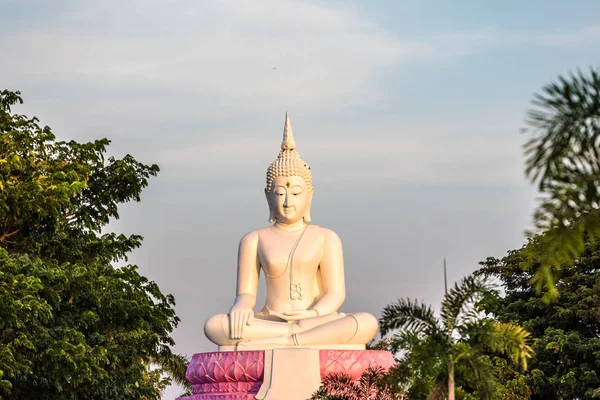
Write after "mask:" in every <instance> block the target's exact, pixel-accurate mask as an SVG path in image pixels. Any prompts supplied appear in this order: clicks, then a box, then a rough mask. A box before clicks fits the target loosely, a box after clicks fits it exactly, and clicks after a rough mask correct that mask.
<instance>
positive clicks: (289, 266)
mask: <svg viewBox="0 0 600 400" xmlns="http://www.w3.org/2000/svg"><path fill="white" fill-rule="evenodd" d="M308 233H309V232H307V234H305V235H304V237H303V238H302V240H300V241H299V242H298V243H297V244H296V242H297V237H293V236H291V235H290V236H291V237H283V238H278V240H271V241H261V242H259V246H258V258H259V261H260V265H261V268H262V270H263V271H264V274H265V275H266V276H267V278H271V279H277V278H285V279H286V281H287V280H289V278H290V276H292V277H294V278H295V280H299V281H306V280H307V279H310V280H312V279H314V277H315V275H316V273H317V270H318V268H319V263H320V262H321V255H322V253H323V245H322V241H321V240H319V238H318V237H315V236H314V235H309V234H308Z"/></svg>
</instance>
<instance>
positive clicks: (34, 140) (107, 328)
mask: <svg viewBox="0 0 600 400" xmlns="http://www.w3.org/2000/svg"><path fill="white" fill-rule="evenodd" d="M21 103H22V99H21V97H20V93H19V92H11V91H7V90H5V91H2V92H0V301H1V304H2V308H0V398H6V399H34V398H44V399H157V398H159V397H160V391H161V390H162V389H163V388H164V387H165V386H166V385H167V384H168V383H169V382H170V380H171V379H170V378H175V380H176V381H178V382H181V381H182V380H184V374H185V362H186V360H185V358H184V357H181V356H178V355H176V354H173V353H172V352H171V350H170V346H172V345H173V344H174V342H173V339H172V338H171V336H170V333H171V332H172V330H173V329H174V328H175V327H176V326H177V323H178V321H179V319H178V318H177V316H176V314H175V311H174V308H173V307H174V304H175V303H174V299H173V297H172V296H171V295H164V294H162V293H161V291H160V290H159V287H158V286H157V285H156V283H154V282H152V281H149V280H148V279H146V278H145V277H143V276H141V275H140V274H139V273H138V271H137V267H136V266H135V265H125V266H123V267H120V268H115V267H114V266H113V264H114V263H116V262H119V261H121V262H122V261H126V260H127V254H128V253H129V252H130V251H132V250H133V249H135V248H137V247H139V246H140V244H141V240H142V238H141V237H140V236H138V235H131V236H125V235H116V234H114V233H104V234H103V233H102V232H101V230H102V228H103V227H105V226H106V224H107V223H108V222H109V220H110V219H111V218H118V217H119V214H118V206H119V205H120V204H122V203H125V202H128V201H131V200H135V201H139V200H140V194H141V191H142V189H143V188H144V187H146V185H147V183H148V179H149V178H150V177H151V176H154V175H156V173H157V172H158V167H157V166H156V165H150V166H148V165H144V164H141V163H139V162H137V161H136V160H135V159H134V158H133V157H131V156H129V155H127V156H125V157H124V158H123V159H115V158H112V157H110V158H108V159H105V156H104V154H105V152H106V147H107V146H108V144H109V141H108V140H107V139H102V140H96V141H94V142H91V143H77V142H75V141H70V142H64V141H57V140H56V138H55V136H54V134H53V133H52V131H51V130H50V128H48V127H43V128H42V127H40V126H39V125H38V120H37V119H36V118H28V117H26V116H24V115H18V114H15V113H12V109H11V107H13V106H15V105H18V104H21Z"/></svg>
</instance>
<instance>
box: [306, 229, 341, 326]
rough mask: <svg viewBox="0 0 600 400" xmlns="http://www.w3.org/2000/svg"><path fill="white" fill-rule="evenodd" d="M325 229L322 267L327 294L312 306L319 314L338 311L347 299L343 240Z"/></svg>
mask: <svg viewBox="0 0 600 400" xmlns="http://www.w3.org/2000/svg"><path fill="white" fill-rule="evenodd" d="M324 231H325V233H324V243H323V257H322V258H321V264H320V268H321V277H322V279H323V286H324V289H325V294H324V295H323V297H321V299H320V300H319V301H318V302H317V304H315V305H314V306H313V307H312V309H313V310H315V311H316V312H317V313H318V315H327V314H331V313H334V312H336V311H337V310H339V309H340V307H341V306H342V304H344V300H345V299H346V284H345V281H344V252H343V250H342V242H341V240H340V238H339V236H338V235H337V234H336V233H335V232H333V231H330V230H329V229H324Z"/></svg>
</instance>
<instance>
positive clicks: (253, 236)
mask: <svg viewBox="0 0 600 400" xmlns="http://www.w3.org/2000/svg"><path fill="white" fill-rule="evenodd" d="M264 229H266V228H262V229H257V230H255V231H252V232H248V233H246V234H245V235H244V236H242V239H241V240H240V246H242V245H251V244H256V243H258V238H259V237H260V232H261V231H263V230H264Z"/></svg>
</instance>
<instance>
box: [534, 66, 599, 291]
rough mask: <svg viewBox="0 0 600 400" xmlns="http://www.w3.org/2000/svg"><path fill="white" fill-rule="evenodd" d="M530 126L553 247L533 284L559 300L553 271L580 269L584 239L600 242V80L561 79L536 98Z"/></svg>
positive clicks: (541, 220) (542, 222) (541, 217)
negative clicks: (573, 267) (585, 235)
mask: <svg viewBox="0 0 600 400" xmlns="http://www.w3.org/2000/svg"><path fill="white" fill-rule="evenodd" d="M526 122H527V125H528V129H525V130H524V131H525V132H526V133H528V134H529V135H530V136H531V138H530V139H529V140H528V141H527V143H526V144H525V146H524V152H525V156H526V169H525V172H526V174H527V176H528V177H529V178H530V180H531V181H532V182H533V183H535V182H538V186H539V190H540V192H541V193H542V195H543V197H542V200H541V202H540V204H539V205H538V207H537V210H536V211H535V213H534V220H535V225H536V228H537V229H538V231H544V232H547V233H548V234H547V235H546V239H547V240H546V241H547V242H548V246H549V248H548V250H547V251H546V254H547V257H546V258H545V259H544V260H542V261H541V267H540V268H539V269H537V270H536V274H535V276H534V280H533V284H534V285H535V286H536V290H538V292H539V291H541V290H542V289H544V288H546V289H547V290H548V292H547V293H546V295H545V296H546V299H547V300H553V299H556V297H557V295H558V292H557V290H556V288H555V287H554V281H553V274H552V270H553V269H558V268H561V267H563V266H565V265H566V266H570V265H572V264H573V263H574V261H575V260H576V259H577V258H578V257H579V256H580V255H581V253H582V251H583V248H584V234H588V235H591V237H593V240H597V239H598V238H600V215H599V211H598V210H599V209H600V74H599V73H598V72H597V71H596V70H594V69H591V70H590V72H589V74H583V73H582V72H581V71H578V73H577V74H570V75H569V76H568V77H563V76H559V78H558V82H557V83H553V84H550V85H548V86H546V87H544V89H543V93H542V94H538V95H536V96H535V98H534V101H533V108H532V109H531V110H530V111H529V113H528V118H527V120H526Z"/></svg>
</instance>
